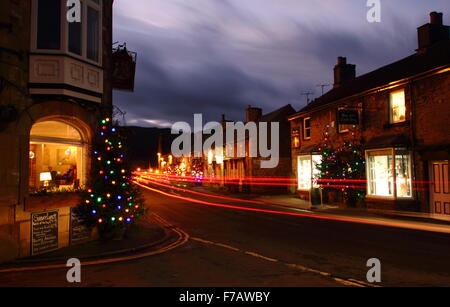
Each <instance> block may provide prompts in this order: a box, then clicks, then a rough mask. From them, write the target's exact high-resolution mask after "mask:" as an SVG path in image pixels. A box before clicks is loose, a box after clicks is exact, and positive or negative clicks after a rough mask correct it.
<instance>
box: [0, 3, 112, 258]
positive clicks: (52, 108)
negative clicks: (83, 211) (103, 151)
mask: <svg viewBox="0 0 450 307" xmlns="http://www.w3.org/2000/svg"><path fill="white" fill-rule="evenodd" d="M66 2H67V1H64V0H3V1H1V2H0V261H5V260H8V259H13V258H16V257H24V256H29V255H30V254H39V253H43V252H47V251H50V250H52V249H57V248H61V247H64V246H67V245H68V244H70V242H71V241H72V240H75V239H76V238H74V237H72V236H71V233H70V229H71V227H70V226H71V224H72V223H73V222H74V221H73V220H71V214H70V208H71V207H73V206H74V205H75V204H76V203H77V202H78V199H77V197H76V195H75V194H73V193H62V192H63V191H72V190H74V189H76V188H77V187H82V186H83V185H84V183H85V182H86V176H87V173H88V165H89V154H88V153H89V144H90V142H91V138H92V135H93V133H94V129H95V127H96V125H97V120H98V119H99V118H100V116H104V115H108V114H111V109H112V87H111V63H112V61H111V56H112V5H113V0H84V1H82V2H81V17H82V18H81V22H73V23H69V22H68V20H67V18H66V12H67V9H68V8H67V3H66ZM44 190H45V191H49V190H52V193H47V195H45V196H44V195H43V194H45V193H42V192H43V191H44ZM53 192H55V193H53ZM38 195H40V196H38Z"/></svg>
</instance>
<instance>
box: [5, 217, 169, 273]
mask: <svg viewBox="0 0 450 307" xmlns="http://www.w3.org/2000/svg"><path fill="white" fill-rule="evenodd" d="M147 219H148V218H147ZM169 237H170V232H169V231H168V230H167V229H166V228H164V227H163V225H161V224H159V223H157V222H154V221H153V220H151V221H148V220H145V221H142V222H141V223H140V224H139V225H137V226H136V227H135V228H133V229H130V231H129V232H128V234H127V236H126V237H124V238H123V239H122V240H112V241H100V240H95V241H90V242H86V243H82V244H79V245H74V246H69V247H65V248H62V249H59V250H56V251H54V252H50V253H46V254H43V255H37V256H32V257H27V258H21V259H17V260H14V261H12V262H9V263H2V264H0V268H1V269H5V268H13V267H28V266H34V265H43V264H54V263H65V262H66V261H67V260H68V259H70V258H78V259H80V260H84V261H85V260H95V259H100V258H108V257H117V256H121V255H126V254H129V253H133V252H137V251H141V250H147V249H151V248H152V247H155V246H158V245H160V244H162V243H163V242H165V241H166V240H168V239H169Z"/></svg>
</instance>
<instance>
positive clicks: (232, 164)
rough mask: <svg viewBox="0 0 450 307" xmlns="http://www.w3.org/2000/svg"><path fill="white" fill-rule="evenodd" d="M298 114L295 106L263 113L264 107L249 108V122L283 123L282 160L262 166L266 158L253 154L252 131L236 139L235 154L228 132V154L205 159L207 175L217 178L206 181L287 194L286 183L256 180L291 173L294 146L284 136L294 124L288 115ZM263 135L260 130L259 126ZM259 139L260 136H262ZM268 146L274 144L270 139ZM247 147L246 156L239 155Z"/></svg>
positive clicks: (241, 189)
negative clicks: (275, 164)
mask: <svg viewBox="0 0 450 307" xmlns="http://www.w3.org/2000/svg"><path fill="white" fill-rule="evenodd" d="M294 113H295V110H294V108H293V107H292V106H291V105H286V106H283V107H281V108H279V109H277V110H274V111H273V112H270V113H267V114H263V111H262V109H260V108H255V107H252V106H249V107H248V108H247V110H246V120H245V123H249V122H254V123H256V124H258V123H261V122H263V123H268V127H270V124H271V123H279V130H280V131H279V133H280V135H279V163H278V165H277V166H276V167H275V168H268V169H265V168H261V161H262V160H264V159H266V158H262V157H261V156H260V155H259V154H258V157H250V156H249V152H250V150H249V146H250V145H249V143H250V140H249V137H248V134H247V135H246V136H245V138H243V139H239V137H238V136H236V142H235V143H234V155H230V154H228V153H230V152H231V150H230V146H231V145H227V144H226V135H225V137H224V150H223V152H224V154H219V155H216V154H215V153H210V154H209V157H207V159H206V160H207V161H205V162H206V163H205V173H206V177H207V178H213V180H210V183H208V181H207V180H206V181H205V184H210V185H213V186H215V187H218V188H226V189H227V190H229V191H232V192H251V193H268V194H277V193H286V192H287V188H286V187H285V186H281V185H279V186H273V185H272V186H271V185H262V184H261V181H256V180H254V179H255V178H261V177H286V175H287V174H290V173H291V148H290V140H289V138H283V137H282V136H283V135H289V131H290V124H289V121H288V120H287V118H288V116H290V115H292V114H294ZM227 122H230V121H229V120H226V119H225V116H223V118H222V123H221V124H222V127H224V128H225V126H226V124H227ZM258 135H259V129H258ZM270 135H271V132H270V129H269V130H268V137H269V138H270ZM258 138H259V137H258ZM267 143H268V147H269V148H270V147H271V143H270V140H267ZM239 148H241V149H244V150H245V153H246V154H245V157H239V156H238V155H236V153H237V152H238V149H239Z"/></svg>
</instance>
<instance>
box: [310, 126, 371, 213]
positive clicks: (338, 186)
mask: <svg viewBox="0 0 450 307" xmlns="http://www.w3.org/2000/svg"><path fill="white" fill-rule="evenodd" d="M329 129H330V127H329V126H327V127H326V130H325V132H324V141H323V143H322V145H321V146H320V148H319V151H320V153H321V155H322V163H321V164H319V165H317V168H318V169H319V170H320V176H319V177H320V183H321V186H322V188H324V189H335V190H340V191H341V192H342V195H343V199H344V201H345V202H346V203H347V204H350V205H355V204H356V203H357V202H358V201H359V200H362V199H364V196H365V185H364V178H365V159H364V154H363V152H364V151H363V148H362V146H361V143H360V140H359V138H357V136H356V132H355V131H353V132H351V134H352V136H353V140H352V141H345V142H344V143H343V144H342V145H341V146H339V147H336V146H335V145H333V144H334V143H332V142H331V141H330V133H329Z"/></svg>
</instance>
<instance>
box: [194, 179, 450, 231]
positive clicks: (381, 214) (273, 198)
mask: <svg viewBox="0 0 450 307" xmlns="http://www.w3.org/2000/svg"><path fill="white" fill-rule="evenodd" d="M191 189H192V190H194V191H197V192H202V193H207V194H211V195H219V196H228V197H231V198H237V199H244V200H254V201H262V202H265V203H267V204H268V205H273V206H279V207H283V208H284V209H287V208H290V209H297V210H298V211H301V212H302V213H305V214H310V215H311V216H314V217H319V218H320V217H322V218H331V219H337V220H346V221H354V222H362V223H368V224H371V223H373V224H379V225H385V226H392V227H401V228H407V229H416V230H426V231H434V232H442V233H450V221H445V220H438V219H434V218H432V217H431V216H430V214H427V213H422V212H406V211H391V210H373V209H372V210H370V211H368V210H367V209H364V208H339V207H338V206H324V207H322V208H311V206H310V203H309V202H307V201H305V200H302V199H299V198H297V197H296V196H295V195H289V194H286V195H258V194H245V193H229V192H227V191H224V190H217V189H214V188H209V187H203V186H197V187H192V188H191Z"/></svg>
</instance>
